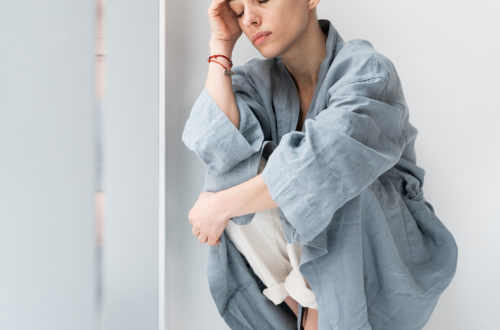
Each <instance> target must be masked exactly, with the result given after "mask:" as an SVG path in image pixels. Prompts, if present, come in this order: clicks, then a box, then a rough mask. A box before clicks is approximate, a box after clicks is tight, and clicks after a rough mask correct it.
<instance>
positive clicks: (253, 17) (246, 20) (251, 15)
mask: <svg viewBox="0 0 500 330" xmlns="http://www.w3.org/2000/svg"><path fill="white" fill-rule="evenodd" d="M261 21H262V20H261V17H260V14H259V10H258V8H257V7H256V6H254V5H252V4H248V3H247V5H246V6H245V13H244V14H243V24H244V25H246V26H252V25H254V26H255V25H257V26H258V25H259V24H260V23H261Z"/></svg>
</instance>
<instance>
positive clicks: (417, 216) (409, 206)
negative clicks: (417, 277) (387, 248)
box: [399, 189, 432, 265]
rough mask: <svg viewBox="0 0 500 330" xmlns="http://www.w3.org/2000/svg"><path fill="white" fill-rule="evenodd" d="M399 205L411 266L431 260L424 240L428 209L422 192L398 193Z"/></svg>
mask: <svg viewBox="0 0 500 330" xmlns="http://www.w3.org/2000/svg"><path fill="white" fill-rule="evenodd" d="M400 197H401V198H399V203H400V206H401V212H402V215H403V219H404V223H405V231H406V238H407V240H408V246H409V249H410V260H411V264H412V265H419V264H422V263H425V262H427V261H429V260H430V259H431V257H432V256H431V255H430V253H429V251H428V249H427V247H426V244H425V240H424V235H425V233H424V231H423V228H425V227H426V226H425V223H426V222H428V221H429V212H430V210H429V208H428V206H427V203H426V201H425V199H424V198H423V191H422V190H421V189H420V190H419V191H418V192H412V193H410V194H404V193H400Z"/></svg>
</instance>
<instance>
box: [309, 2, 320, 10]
mask: <svg viewBox="0 0 500 330" xmlns="http://www.w3.org/2000/svg"><path fill="white" fill-rule="evenodd" d="M319 1H320V0H307V7H308V8H309V10H312V9H314V8H316V7H317V6H318V5H319Z"/></svg>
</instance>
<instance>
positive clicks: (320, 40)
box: [281, 12, 327, 92]
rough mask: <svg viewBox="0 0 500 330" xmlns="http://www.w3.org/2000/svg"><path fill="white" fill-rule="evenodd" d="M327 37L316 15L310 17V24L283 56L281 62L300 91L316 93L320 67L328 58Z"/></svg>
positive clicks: (312, 14) (313, 13)
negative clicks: (326, 57)
mask: <svg viewBox="0 0 500 330" xmlns="http://www.w3.org/2000/svg"><path fill="white" fill-rule="evenodd" d="M326 39H327V36H326V35H325V34H324V33H323V31H322V30H321V27H320V26H319V24H318V19H317V17H316V13H315V12H312V13H311V14H310V15H309V23H308V25H307V27H306V29H305V30H304V32H303V33H302V34H301V35H300V36H299V38H298V40H297V41H296V42H295V43H294V44H293V46H292V47H291V48H290V49H288V50H287V51H286V52H285V53H283V54H282V55H281V60H282V61H283V63H284V64H285V67H286V69H287V70H288V72H289V73H290V75H291V76H292V78H293V80H294V82H295V85H296V86H297V89H298V90H299V91H304V92H307V91H309V92H310V91H311V90H312V91H314V90H315V88H316V83H317V81H318V75H319V67H320V65H321V62H322V61H323V59H324V58H325V56H326Z"/></svg>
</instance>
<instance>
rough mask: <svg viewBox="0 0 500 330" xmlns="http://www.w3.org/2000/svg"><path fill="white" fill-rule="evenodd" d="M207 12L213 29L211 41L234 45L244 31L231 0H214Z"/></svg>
mask: <svg viewBox="0 0 500 330" xmlns="http://www.w3.org/2000/svg"><path fill="white" fill-rule="evenodd" d="M207 14H208V20H209V22H210V28H211V31H212V35H211V42H213V43H218V42H220V43H225V44H229V45H231V46H233V47H234V45H235V44H236V41H237V40H238V38H239V37H240V36H241V33H242V32H241V28H240V26H239V24H238V18H237V17H236V14H235V13H234V11H233V10H232V9H231V7H230V6H229V1H228V0H212V3H211V4H210V6H209V7H208V11H207Z"/></svg>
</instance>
